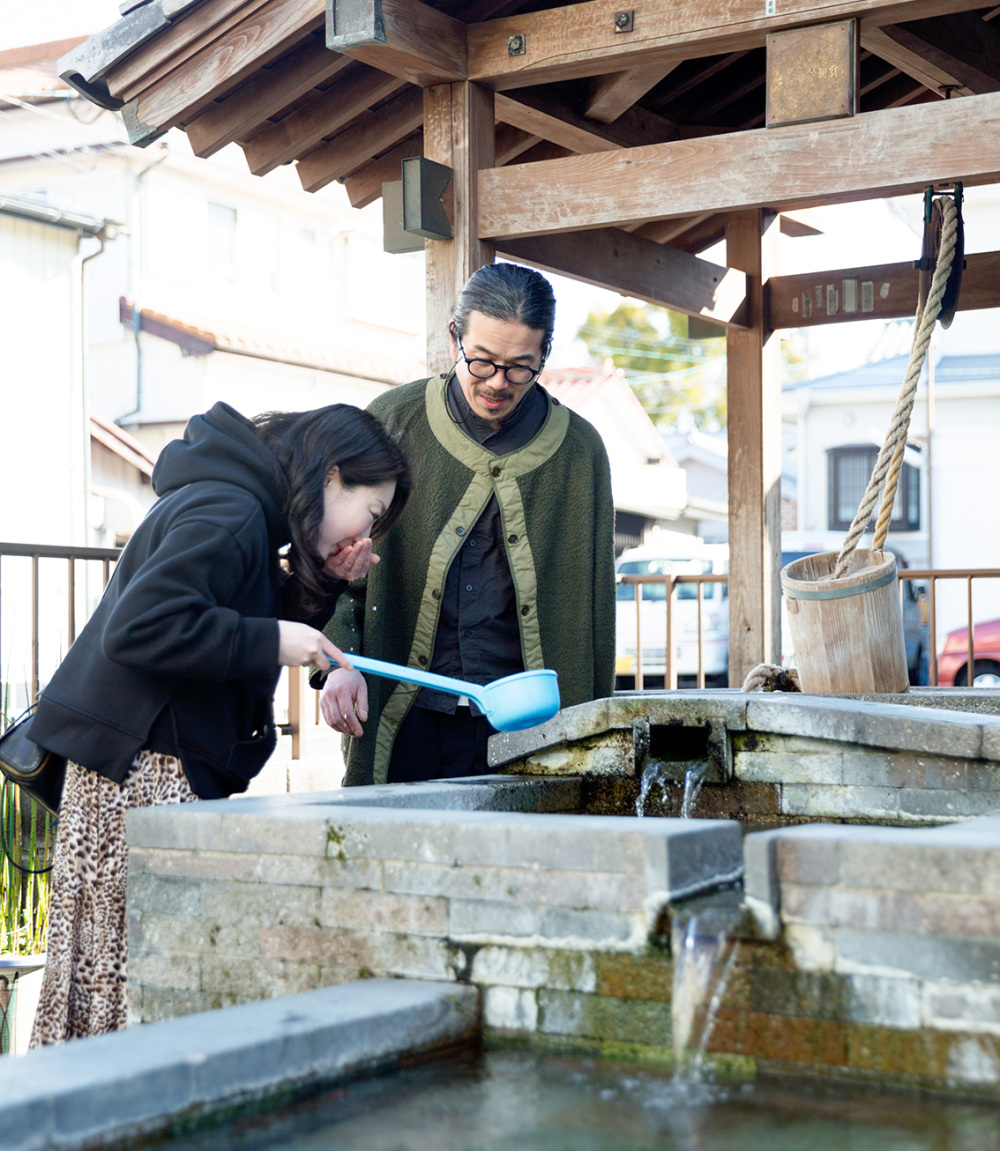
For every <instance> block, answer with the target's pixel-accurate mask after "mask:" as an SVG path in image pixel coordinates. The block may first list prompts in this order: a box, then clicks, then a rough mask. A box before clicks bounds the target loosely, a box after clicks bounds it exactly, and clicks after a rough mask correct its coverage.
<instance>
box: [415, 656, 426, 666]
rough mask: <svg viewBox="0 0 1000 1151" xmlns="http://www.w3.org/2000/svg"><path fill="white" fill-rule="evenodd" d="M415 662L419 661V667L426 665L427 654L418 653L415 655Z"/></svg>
mask: <svg viewBox="0 0 1000 1151" xmlns="http://www.w3.org/2000/svg"><path fill="white" fill-rule="evenodd" d="M417 663H419V664H420V666H421V667H426V666H427V656H425V655H418V656H417Z"/></svg>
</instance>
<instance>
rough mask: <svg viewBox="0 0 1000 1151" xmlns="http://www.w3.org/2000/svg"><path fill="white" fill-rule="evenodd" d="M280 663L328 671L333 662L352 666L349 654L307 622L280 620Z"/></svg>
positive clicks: (342, 665)
mask: <svg viewBox="0 0 1000 1151" xmlns="http://www.w3.org/2000/svg"><path fill="white" fill-rule="evenodd" d="M278 663H279V664H280V665H281V666H282V667H315V668H319V670H320V671H326V670H327V668H329V666H330V664H331V663H339V664H340V666H341V667H346V668H349V667H350V666H351V664H350V661H349V660H348V658H347V656H345V655H344V653H343V652H342V651H341V650H340V648H339V647H337V646H336V645H335V644H333V643H331V642H330V641H329V640H328V639H327V638H326V636H325V635H324V634H323V633H322V632H321V631H317V630H316V629H315V628H314V627H310V626H309V625H308V624H307V623H294V622H293V621H292V620H288V619H279V620H278Z"/></svg>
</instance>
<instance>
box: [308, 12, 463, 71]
mask: <svg viewBox="0 0 1000 1151" xmlns="http://www.w3.org/2000/svg"><path fill="white" fill-rule="evenodd" d="M326 44H327V47H328V48H332V49H333V51H334V52H343V53H344V54H345V55H346V56H352V57H353V58H354V59H355V60H362V61H364V63H366V64H371V65H372V67H374V68H378V69H379V70H380V71H382V72H388V73H389V74H390V75H392V76H398V77H399V78H400V79H401V80H409V81H410V83H411V84H417V85H419V86H420V87H428V86H429V85H431V84H441V83H445V82H447V81H450V80H463V79H465V25H464V24H463V23H462V21H461V20H456V19H455V18H454V17H453V16H448V15H446V14H445V13H444V12H440V11H439V10H438V9H437V8H432V7H431V6H430V5H429V4H422V3H421V2H420V0H327V17H326Z"/></svg>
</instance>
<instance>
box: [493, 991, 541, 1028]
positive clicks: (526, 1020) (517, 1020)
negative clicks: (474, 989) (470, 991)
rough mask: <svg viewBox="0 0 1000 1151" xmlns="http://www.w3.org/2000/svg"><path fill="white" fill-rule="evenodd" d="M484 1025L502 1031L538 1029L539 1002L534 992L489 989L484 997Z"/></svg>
mask: <svg viewBox="0 0 1000 1151" xmlns="http://www.w3.org/2000/svg"><path fill="white" fill-rule="evenodd" d="M483 1025H484V1026H485V1027H489V1028H493V1029H495V1030H500V1031H527V1032H530V1033H534V1032H535V1031H536V1030H537V1028H538V1002H537V1000H536V999H535V993H534V992H533V991H526V990H523V989H521V988H517V987H489V988H487V990H486V993H485V995H484V996H483Z"/></svg>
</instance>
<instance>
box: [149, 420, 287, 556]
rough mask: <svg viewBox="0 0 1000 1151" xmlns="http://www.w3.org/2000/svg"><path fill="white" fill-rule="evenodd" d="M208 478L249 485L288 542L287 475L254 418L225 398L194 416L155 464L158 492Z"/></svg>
mask: <svg viewBox="0 0 1000 1151" xmlns="http://www.w3.org/2000/svg"><path fill="white" fill-rule="evenodd" d="M204 480H209V481H214V482H217V483H226V484H234V485H236V486H237V487H241V488H245V489H246V490H247V491H248V492H250V493H251V494H252V495H253V496H255V497H256V498H257V499H258V500H259V501H260V503H261V506H262V507H263V509H264V515H265V517H266V519H267V528H268V532H269V534H270V535H271V537H272V539H273V540H275V542H277V543H285V542H287V540H288V523H287V518H286V516H285V507H286V506H287V503H288V495H289V492H288V481H287V480H286V479H285V473H284V472H283V471H282V470H281V466H280V465H279V463H278V461H277V460H276V459H275V457H274V455H273V453H272V452H271V451H270V449H269V448H268V447H267V445H266V444H265V443H264V442H263V440H261V438H260V437H259V436H258V435H257V433H256V431H254V427H253V425H252V424H251V423H250V421H249V420H248V419H246V417H245V416H241V415H240V413H239V412H238V411H236V409H235V408H231V407H230V406H229V405H228V404H224V403H221V402H220V403H217V404H216V405H215V406H214V407H213V408H211V409H210V410H209V411H207V412H205V414H204V415H200V416H192V418H191V419H190V420H189V421H188V425H187V427H186V428H185V429H184V438H183V439H181V440H171V441H170V443H169V444H167V446H166V447H165V448H164V449H163V451H162V452H160V456H159V459H158V460H157V461H156V466H155V467H154V468H153V491H155V492H156V494H157V495H158V496H165V495H167V494H168V493H169V492H172V491H175V490H176V489H177V488H182V487H184V486H185V485H186V484H194V483H198V482H200V481H204Z"/></svg>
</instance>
